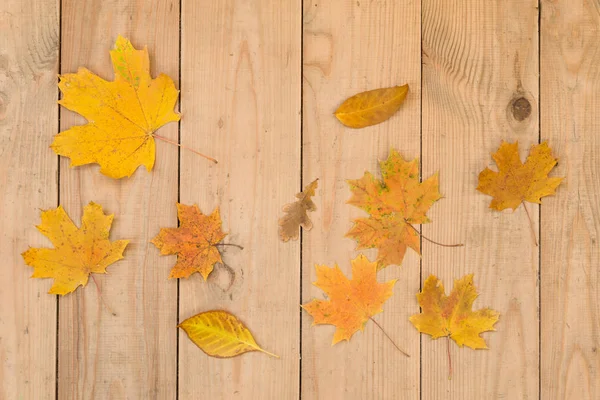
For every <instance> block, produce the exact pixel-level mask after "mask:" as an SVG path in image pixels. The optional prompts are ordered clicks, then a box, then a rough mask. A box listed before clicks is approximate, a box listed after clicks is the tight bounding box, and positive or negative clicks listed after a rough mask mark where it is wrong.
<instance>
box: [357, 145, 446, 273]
mask: <svg viewBox="0 0 600 400" xmlns="http://www.w3.org/2000/svg"><path fill="white" fill-rule="evenodd" d="M379 165H380V167H381V175H382V177H383V180H381V181H380V180H378V179H376V178H375V177H374V176H373V175H372V174H371V173H370V172H365V174H364V176H363V177H362V178H361V179H358V180H349V181H348V184H349V185H350V190H352V197H351V198H350V200H349V201H348V203H349V204H352V205H354V206H356V207H359V208H361V209H363V210H364V211H366V212H367V213H369V214H370V217H369V218H358V219H356V220H354V226H353V227H352V229H350V231H349V232H348V233H347V234H346V236H347V237H350V238H352V239H355V240H356V241H357V242H358V247H357V248H358V249H366V248H373V247H376V248H378V249H379V252H378V256H377V262H378V263H379V269H381V268H384V267H386V266H388V265H391V264H397V265H399V264H401V263H402V260H403V258H404V254H405V253H406V248H407V247H410V248H412V249H413V250H415V251H416V252H417V253H419V254H420V252H421V250H420V240H419V234H418V231H417V230H416V228H414V227H413V225H412V224H425V223H428V222H430V220H429V218H427V215H426V213H427V210H429V208H430V207H431V205H432V204H433V203H435V202H436V201H437V200H439V199H440V198H441V197H442V196H441V195H440V193H439V189H438V188H439V182H438V175H437V173H436V174H435V175H433V176H432V177H430V178H428V179H427V180H426V181H424V182H423V183H420V182H419V162H418V160H416V159H415V160H413V161H405V160H404V159H403V158H402V157H401V156H400V155H399V154H398V152H396V150H393V149H392V151H391V153H390V156H389V158H388V159H387V160H385V161H381V162H380V163H379Z"/></svg>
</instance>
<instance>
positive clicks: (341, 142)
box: [302, 0, 421, 399]
mask: <svg viewBox="0 0 600 400" xmlns="http://www.w3.org/2000/svg"><path fill="white" fill-rule="evenodd" d="M303 37H304V49H303V51H304V72H303V75H304V76H303V157H304V162H303V171H302V175H303V180H304V182H305V183H306V182H310V181H312V180H313V179H315V178H319V189H318V190H317V195H316V197H315V198H314V201H315V203H316V204H317V211H316V212H314V213H312V214H311V218H312V220H313V223H314V227H313V229H312V230H311V231H310V232H307V233H306V232H305V233H304V235H303V249H302V252H303V253H302V254H303V257H302V261H303V264H302V301H303V303H306V302H308V301H310V299H311V298H313V297H316V298H320V299H322V298H323V292H322V291H321V290H320V289H318V288H316V287H315V286H313V285H312V282H314V281H315V280H316V274H315V268H314V266H315V264H326V265H329V266H333V265H334V264H335V263H337V264H338V265H339V267H340V268H341V269H342V271H343V272H344V273H345V274H346V275H347V276H350V272H351V268H350V260H351V259H352V258H354V257H356V256H357V255H358V254H359V252H358V251H355V250H354V249H355V247H356V242H355V241H353V240H351V239H348V238H345V237H344V235H345V234H346V233H347V232H348V230H349V229H350V228H351V226H352V222H351V220H352V219H354V218H358V217H362V216H365V214H364V212H362V211H361V210H360V209H358V208H356V207H352V206H350V205H348V204H346V201H347V200H348V199H349V198H350V195H351V193H350V190H349V188H348V185H347V183H346V180H347V179H358V178H360V177H361V176H362V175H363V173H364V171H366V170H368V171H371V172H373V173H374V174H376V175H377V176H380V171H379V166H378V163H377V161H378V159H386V158H387V157H388V155H389V152H390V149H391V148H395V149H397V150H398V151H399V152H400V153H401V154H402V155H403V156H404V157H405V158H407V159H413V158H415V157H417V158H418V157H419V156H420V118H419V116H420V84H421V75H420V72H421V64H420V63H421V53H420V48H421V44H420V3H419V1H408V0H406V1H405V0H401V1H394V2H392V1H388V2H385V1H351V2H350V1H332V0H327V1H316V0H313V1H311V0H305V1H304V27H303ZM405 83H408V84H409V86H410V90H409V93H408V96H407V98H406V100H405V102H404V104H403V105H402V106H401V108H400V110H399V111H398V112H397V114H396V115H394V116H393V117H392V118H391V119H390V120H388V121H386V122H385V123H383V124H380V125H375V126H371V127H368V128H365V129H361V130H353V129H350V128H346V127H344V126H343V125H342V124H340V122H339V121H337V120H336V119H335V117H334V116H333V112H334V111H335V110H336V108H337V107H338V106H339V105H340V104H341V103H342V102H343V101H344V100H345V99H346V98H348V97H350V96H352V95H354V94H356V93H358V92H362V91H365V90H370V89H377V88H380V87H389V86H394V85H402V84H405ZM364 254H366V255H367V257H369V258H370V259H371V260H374V259H375V257H376V250H369V251H365V252H364ZM396 278H397V279H398V282H397V283H396V285H395V288H394V296H393V297H392V298H391V299H390V300H388V302H387V303H386V304H384V307H383V309H384V312H383V313H382V314H379V315H377V316H375V320H377V321H378V322H379V323H380V325H381V326H382V327H384V328H385V330H386V331H387V332H388V334H389V335H390V336H391V337H392V338H393V339H394V340H395V341H396V342H397V343H398V344H399V345H400V346H401V347H403V348H404V350H406V351H407V352H408V353H409V354H411V355H412V357H411V358H407V357H405V356H403V355H402V354H401V353H400V352H398V351H397V350H396V349H395V348H394V347H393V345H392V344H391V343H390V342H389V340H388V339H387V338H386V337H385V336H384V335H383V333H382V332H381V331H380V330H379V329H378V328H377V327H376V326H375V325H374V324H373V323H372V322H369V323H367V324H366V327H365V330H364V332H362V333H360V332H359V333H356V334H355V335H354V336H353V337H352V339H351V340H350V341H349V342H340V343H338V344H336V345H335V346H332V345H331V342H332V337H333V332H334V331H335V328H334V327H333V326H326V325H319V326H312V318H311V317H310V316H309V315H308V314H307V313H303V315H302V397H303V398H305V399H342V398H345V399H417V398H418V396H419V336H418V334H417V332H416V331H415V329H414V328H413V327H412V326H411V325H410V322H409V321H408V317H409V316H410V315H411V314H412V313H415V312H418V310H419V308H418V305H417V303H416V299H415V293H416V292H417V290H418V289H419V257H418V255H417V254H416V253H415V252H412V250H409V251H408V252H407V255H406V257H405V260H404V262H403V265H402V266H390V267H387V268H386V269H384V270H383V271H380V272H379V273H378V279H379V281H381V282H383V281H388V280H390V279H396Z"/></svg>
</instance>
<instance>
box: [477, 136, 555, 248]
mask: <svg viewBox="0 0 600 400" xmlns="http://www.w3.org/2000/svg"><path fill="white" fill-rule="evenodd" d="M492 158H493V159H494V161H495V162H496V165H498V172H495V171H492V170H491V169H489V168H486V169H484V170H483V171H481V173H480V174H479V185H478V186H477V190H479V191H480V192H481V193H485V194H487V195H490V196H492V197H493V199H492V202H491V203H490V208H492V209H494V210H498V211H502V210H504V209H506V208H512V209H513V210H516V209H517V207H519V205H521V204H523V208H524V209H525V213H526V214H527V218H528V219H529V226H530V228H531V234H532V236H533V240H534V243H535V245H536V246H537V245H538V243H537V239H536V234H535V230H534V229H533V221H532V220H531V216H530V215H529V211H528V210H527V207H526V206H525V202H526V201H528V202H530V203H537V204H542V200H541V198H542V197H544V196H550V195H552V194H554V193H555V191H556V188H557V187H558V185H560V183H561V182H562V180H563V178H549V177H548V174H549V173H550V171H551V170H552V169H553V168H554V166H555V165H556V163H557V162H558V161H557V159H556V158H554V157H553V156H552V150H551V149H550V147H549V146H548V143H547V142H543V143H541V144H539V145H538V144H534V145H532V146H531V149H530V150H529V155H528V156H527V160H525V163H522V162H521V158H520V157H519V142H515V143H506V142H502V144H501V145H500V148H499V149H498V150H497V151H496V152H495V153H493V154H492Z"/></svg>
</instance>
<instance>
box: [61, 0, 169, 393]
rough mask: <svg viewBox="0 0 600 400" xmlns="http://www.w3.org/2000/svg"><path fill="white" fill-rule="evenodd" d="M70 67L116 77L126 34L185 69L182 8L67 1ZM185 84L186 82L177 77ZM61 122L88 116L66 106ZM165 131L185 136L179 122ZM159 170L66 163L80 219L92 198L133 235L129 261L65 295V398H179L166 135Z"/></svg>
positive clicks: (64, 182) (65, 65) (67, 187)
mask: <svg viewBox="0 0 600 400" xmlns="http://www.w3.org/2000/svg"><path fill="white" fill-rule="evenodd" d="M62 11H63V19H62V72H63V73H68V72H75V71H77V68H78V67H80V66H85V67H87V68H88V69H90V70H92V71H93V72H95V73H97V74H98V75H99V76H101V77H103V78H104V79H110V80H112V79H113V77H114V75H113V71H112V66H111V63H110V58H109V54H108V51H109V50H110V49H112V48H113V46H114V42H115V39H116V37H117V35H118V34H122V35H123V36H125V37H128V38H129V39H130V40H131V41H132V43H133V44H134V46H136V47H137V48H141V47H143V46H144V45H147V46H148V50H149V53H150V63H151V66H150V68H151V73H152V75H153V76H156V75H158V73H160V72H164V73H166V74H168V75H169V76H171V77H172V78H173V79H174V80H175V81H177V78H178V74H179V39H178V38H179V6H178V2H176V1H171V0H152V1H150V0H148V1H135V0H126V1H120V2H118V3H115V2H104V1H101V0H86V1H75V0H63V2H62ZM176 85H177V82H176ZM61 116H62V118H61V129H63V130H64V129H67V128H69V127H71V126H73V125H76V124H82V123H84V120H83V119H82V118H81V117H79V116H77V115H75V114H73V113H71V112H69V111H66V110H64V109H63V110H62V113H61ZM159 133H160V135H162V136H166V137H168V138H170V139H171V140H177V135H178V127H177V124H169V125H167V126H165V127H163V128H161V129H160V131H159ZM156 148H157V150H156V163H155V165H154V169H153V171H152V172H147V171H146V170H145V169H144V168H143V167H142V168H140V169H139V170H138V171H136V172H135V173H134V175H133V176H132V177H131V178H124V179H121V180H113V179H110V178H108V177H106V176H104V175H101V174H100V173H99V167H98V166H95V165H94V166H83V167H78V168H74V169H70V168H68V164H69V160H67V159H62V160H61V186H60V192H61V203H62V204H63V206H64V207H65V209H66V210H67V212H68V213H69V215H71V217H72V218H73V219H74V220H75V221H79V220H80V216H81V212H82V208H83V206H84V205H86V204H87V203H89V202H90V201H92V200H93V201H95V202H97V203H99V204H101V205H102V206H103V207H104V210H105V212H107V213H114V215H115V220H114V223H113V227H112V230H111V238H112V239H113V240H116V239H130V240H131V243H130V244H129V246H128V248H127V249H126V251H125V259H124V260H122V261H119V262H117V263H116V264H114V265H112V266H110V267H109V268H108V271H109V274H108V275H103V276H97V277H96V280H97V281H98V283H99V286H100V287H101V288H100V290H101V292H102V297H103V298H104V301H105V302H106V303H107V304H108V306H109V307H110V308H112V309H113V310H114V312H115V313H116V315H115V316H113V315H111V313H110V312H109V311H108V309H107V307H106V306H104V305H103V304H102V301H101V300H100V299H99V297H98V291H97V289H96V287H94V286H95V285H94V282H93V281H92V282H90V283H89V284H88V287H85V288H80V289H78V290H77V292H76V293H75V294H71V295H69V296H67V297H65V298H63V299H61V301H60V314H59V317H60V326H59V372H58V375H59V382H58V389H59V398H61V399H62V398H69V399H71V398H74V399H91V398H102V399H103V398H130V399H138V398H139V399H142V398H143V399H158V398H160V399H163V398H171V399H173V398H175V396H176V370H177V350H176V349H177V338H176V331H177V330H176V325H177V285H176V282H172V281H168V280H167V277H168V274H169V265H170V264H171V260H169V259H168V258H167V257H161V256H160V255H159V251H158V250H157V249H156V248H154V246H153V245H151V244H149V243H148V241H149V240H150V239H151V238H152V237H154V236H155V235H156V234H157V233H158V231H159V228H160V227H163V226H173V225H174V224H176V221H177V217H176V212H175V203H176V201H177V174H178V163H177V147H176V146H172V145H169V144H166V143H162V142H159V143H157V145H156Z"/></svg>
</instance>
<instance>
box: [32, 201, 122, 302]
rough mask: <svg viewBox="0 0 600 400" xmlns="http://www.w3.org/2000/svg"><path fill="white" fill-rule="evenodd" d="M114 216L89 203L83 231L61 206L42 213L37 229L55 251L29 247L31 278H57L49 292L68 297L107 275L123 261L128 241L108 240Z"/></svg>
mask: <svg viewBox="0 0 600 400" xmlns="http://www.w3.org/2000/svg"><path fill="white" fill-rule="evenodd" d="M112 221H113V215H104V212H103V211H102V207H101V206H99V205H98V204H96V203H93V202H92V203H90V204H88V205H87V206H85V208H84V209H83V216H82V217H81V228H77V226H75V224H74V223H73V221H71V219H70V218H69V216H68V215H67V213H66V212H65V210H64V209H63V208H62V206H59V207H58V208H56V209H54V210H47V211H43V212H42V223H41V224H40V225H38V227H37V228H38V230H39V231H40V232H41V233H42V234H43V235H44V236H46V237H47V238H48V239H50V241H51V242H52V244H53V245H54V249H47V248H30V249H29V250H27V251H26V252H24V253H23V254H22V255H23V258H24V259H25V263H26V264H27V265H30V266H32V267H33V268H34V270H33V275H32V278H54V284H53V285H52V287H51V288H50V291H49V292H48V293H51V294H60V295H65V294H67V293H70V292H73V291H74V290H75V289H77V287H78V286H80V285H81V286H85V285H86V284H87V282H88V278H89V275H90V274H92V273H95V274H105V273H106V267H108V266H109V265H110V264H112V263H114V262H115V261H118V260H120V259H122V258H123V251H124V250H125V247H126V246H127V243H129V240H117V241H115V242H112V243H111V241H110V240H109V239H108V236H109V231H110V226H111V225H112Z"/></svg>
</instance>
